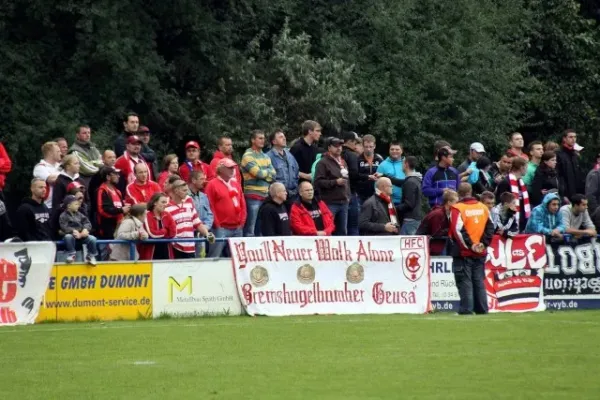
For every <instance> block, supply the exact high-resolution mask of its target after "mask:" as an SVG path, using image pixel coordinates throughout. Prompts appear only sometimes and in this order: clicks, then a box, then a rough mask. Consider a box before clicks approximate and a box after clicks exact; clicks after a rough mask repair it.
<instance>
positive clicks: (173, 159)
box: [158, 154, 179, 190]
mask: <svg viewBox="0 0 600 400" xmlns="http://www.w3.org/2000/svg"><path fill="white" fill-rule="evenodd" d="M178 170H179V159H178V158H177V156H176V155H175V154H167V155H166V156H165V158H163V171H162V172H161V173H160V175H159V176H158V186H160V189H161V190H165V182H166V181H167V179H169V176H172V175H177V171H178Z"/></svg>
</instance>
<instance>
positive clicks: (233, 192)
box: [219, 176, 242, 212]
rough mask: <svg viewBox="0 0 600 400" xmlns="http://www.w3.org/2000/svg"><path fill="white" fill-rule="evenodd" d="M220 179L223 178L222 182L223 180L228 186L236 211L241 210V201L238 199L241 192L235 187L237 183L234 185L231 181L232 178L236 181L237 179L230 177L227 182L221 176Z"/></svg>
mask: <svg viewBox="0 0 600 400" xmlns="http://www.w3.org/2000/svg"><path fill="white" fill-rule="evenodd" d="M219 180H221V182H223V183H224V184H225V186H227V190H228V191H229V198H230V199H231V203H232V204H233V208H234V209H235V211H236V212H240V211H241V209H242V207H241V204H240V201H239V200H238V195H239V192H238V190H237V188H236V187H235V185H233V184H232V183H231V181H232V180H233V181H234V180H235V179H233V178H231V179H229V181H227V182H225V180H224V179H223V178H221V177H220V176H219Z"/></svg>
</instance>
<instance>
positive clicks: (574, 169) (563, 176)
mask: <svg viewBox="0 0 600 400" xmlns="http://www.w3.org/2000/svg"><path fill="white" fill-rule="evenodd" d="M556 161H557V162H556V170H557V172H558V178H559V180H560V186H559V187H560V188H561V195H562V196H565V197H567V198H569V199H570V198H571V196H573V195H574V194H577V193H581V194H583V193H585V176H584V175H583V174H582V172H581V169H580V166H579V157H578V156H577V154H576V153H575V151H574V150H569V149H566V148H564V147H563V148H561V149H560V151H558V152H557V153H556ZM538 169H539V168H538Z"/></svg>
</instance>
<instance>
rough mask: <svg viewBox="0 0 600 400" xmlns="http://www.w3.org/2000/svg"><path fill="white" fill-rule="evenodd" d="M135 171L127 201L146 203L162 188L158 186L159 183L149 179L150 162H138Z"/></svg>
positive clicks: (126, 195)
mask: <svg viewBox="0 0 600 400" xmlns="http://www.w3.org/2000/svg"><path fill="white" fill-rule="evenodd" d="M133 172H134V174H135V180H134V181H133V182H132V183H130V184H129V185H127V189H126V191H125V192H126V194H125V202H126V203H129V204H143V205H145V204H146V203H148V202H149V201H150V199H151V198H152V196H153V195H154V194H155V193H160V192H161V191H162V189H161V188H160V186H158V183H156V182H152V181H151V180H149V178H150V171H148V164H145V163H139V164H136V165H135V166H134V167H133Z"/></svg>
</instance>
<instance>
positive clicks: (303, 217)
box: [290, 200, 335, 236]
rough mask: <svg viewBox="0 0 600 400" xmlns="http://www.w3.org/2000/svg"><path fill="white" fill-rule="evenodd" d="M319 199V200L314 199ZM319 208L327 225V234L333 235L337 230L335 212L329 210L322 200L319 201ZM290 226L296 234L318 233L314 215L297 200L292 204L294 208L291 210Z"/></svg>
mask: <svg viewBox="0 0 600 400" xmlns="http://www.w3.org/2000/svg"><path fill="white" fill-rule="evenodd" d="M314 201H317V200H313V202H314ZM318 204H319V210H320V211H321V218H323V226H324V227H325V229H324V230H325V233H327V235H328V236H329V235H331V234H332V233H333V231H334V230H335V225H334V223H333V214H331V211H329V207H327V206H326V205H325V203H323V202H322V201H319V202H318ZM290 227H291V228H292V232H293V233H294V235H299V236H316V235H317V227H316V226H315V221H314V220H313V217H312V216H311V215H310V213H309V211H308V210H307V209H306V207H304V206H303V205H302V203H301V202H299V201H298V202H295V203H294V204H292V209H291V210H290Z"/></svg>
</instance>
